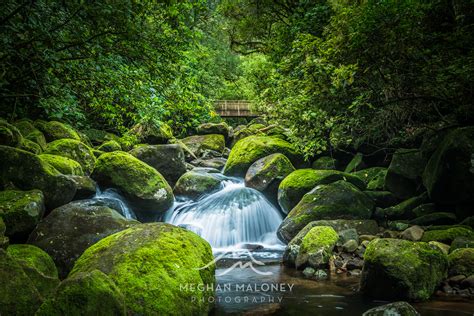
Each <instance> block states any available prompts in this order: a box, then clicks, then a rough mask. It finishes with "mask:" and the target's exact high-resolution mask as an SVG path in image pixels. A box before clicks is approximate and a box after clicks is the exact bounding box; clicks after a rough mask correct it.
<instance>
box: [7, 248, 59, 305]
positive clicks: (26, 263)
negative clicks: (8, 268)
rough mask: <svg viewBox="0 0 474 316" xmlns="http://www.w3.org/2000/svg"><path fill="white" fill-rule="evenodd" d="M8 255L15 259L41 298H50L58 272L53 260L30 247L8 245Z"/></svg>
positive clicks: (44, 253) (38, 249) (55, 285)
mask: <svg viewBox="0 0 474 316" xmlns="http://www.w3.org/2000/svg"><path fill="white" fill-rule="evenodd" d="M7 253H8V255H9V256H10V257H11V258H13V259H15V260H16V261H17V262H18V263H19V264H20V265H21V266H22V268H23V270H24V271H25V273H26V274H27V275H28V277H29V278H30V279H31V281H32V282H33V284H34V285H35V287H36V288H37V289H38V291H39V293H40V294H41V296H42V297H43V298H46V297H48V296H50V295H51V294H52V293H53V292H54V290H55V289H56V287H57V286H58V284H59V279H58V270H57V269H56V266H55V265H54V262H53V259H51V257H50V256H49V255H48V254H47V253H46V252H44V251H43V250H41V249H40V248H38V247H35V246H32V245H24V244H17V245H10V246H9V247H8V248H7Z"/></svg>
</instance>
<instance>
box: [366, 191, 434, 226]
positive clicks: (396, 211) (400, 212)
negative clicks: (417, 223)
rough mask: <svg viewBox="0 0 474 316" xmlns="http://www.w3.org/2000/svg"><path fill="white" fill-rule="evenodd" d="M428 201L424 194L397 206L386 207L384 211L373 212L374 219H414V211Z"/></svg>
mask: <svg viewBox="0 0 474 316" xmlns="http://www.w3.org/2000/svg"><path fill="white" fill-rule="evenodd" d="M427 199H428V196H427V194H426V192H425V193H423V194H421V195H419V196H415V197H412V198H409V199H408V200H405V201H403V202H401V203H399V204H397V205H394V206H391V207H388V208H386V209H377V210H376V211H375V217H376V218H378V219H385V220H395V219H411V218H414V217H415V213H414V211H413V210H414V209H415V208H416V207H418V206H420V205H422V204H423V203H425V202H426V201H427Z"/></svg>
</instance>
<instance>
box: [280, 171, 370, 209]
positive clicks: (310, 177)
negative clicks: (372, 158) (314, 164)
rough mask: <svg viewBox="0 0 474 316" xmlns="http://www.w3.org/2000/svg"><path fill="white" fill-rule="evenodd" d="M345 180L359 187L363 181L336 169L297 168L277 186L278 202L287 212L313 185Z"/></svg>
mask: <svg viewBox="0 0 474 316" xmlns="http://www.w3.org/2000/svg"><path fill="white" fill-rule="evenodd" d="M339 180H346V181H348V182H350V183H352V184H354V185H356V186H357V187H359V188H360V189H364V188H365V185H364V182H363V181H362V180H361V179H359V178H358V177H357V176H354V175H351V174H349V173H344V172H341V171H336V170H314V169H299V170H295V171H293V172H292V173H290V174H289V175H288V176H287V177H286V178H285V179H283V181H282V182H281V183H280V185H279V187H278V203H279V205H280V207H281V209H282V211H283V212H284V213H288V212H289V211H291V210H292V209H293V207H295V206H296V204H298V203H299V202H300V201H301V198H302V197H303V195H305V194H306V193H308V192H309V191H311V190H312V189H313V188H314V187H316V186H318V185H322V184H330V183H333V182H336V181H339Z"/></svg>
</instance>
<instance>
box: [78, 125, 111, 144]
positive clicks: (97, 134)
mask: <svg viewBox="0 0 474 316" xmlns="http://www.w3.org/2000/svg"><path fill="white" fill-rule="evenodd" d="M82 132H83V133H84V134H85V135H86V136H87V138H89V140H90V142H91V143H92V144H93V145H95V146H97V145H100V144H102V143H105V142H107V141H109V140H115V141H117V140H118V139H119V138H120V137H119V136H117V135H115V134H113V133H110V132H107V131H104V130H100V129H95V128H90V129H87V130H84V131H82Z"/></svg>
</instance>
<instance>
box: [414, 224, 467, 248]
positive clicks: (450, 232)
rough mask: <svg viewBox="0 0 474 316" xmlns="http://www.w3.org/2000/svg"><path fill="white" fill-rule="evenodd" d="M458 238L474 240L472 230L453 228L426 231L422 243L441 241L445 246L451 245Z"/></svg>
mask: <svg viewBox="0 0 474 316" xmlns="http://www.w3.org/2000/svg"><path fill="white" fill-rule="evenodd" d="M457 237H469V238H474V233H473V232H472V230H470V229H468V228H464V227H453V228H448V229H443V230H430V231H425V233H424V234H423V238H422V241H426V242H428V241H432V240H434V241H439V242H442V243H445V244H451V242H452V241H453V240H454V239H456V238H457Z"/></svg>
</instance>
